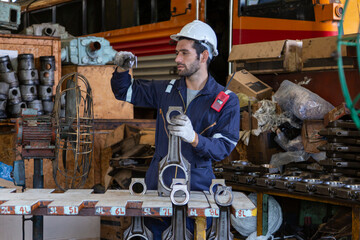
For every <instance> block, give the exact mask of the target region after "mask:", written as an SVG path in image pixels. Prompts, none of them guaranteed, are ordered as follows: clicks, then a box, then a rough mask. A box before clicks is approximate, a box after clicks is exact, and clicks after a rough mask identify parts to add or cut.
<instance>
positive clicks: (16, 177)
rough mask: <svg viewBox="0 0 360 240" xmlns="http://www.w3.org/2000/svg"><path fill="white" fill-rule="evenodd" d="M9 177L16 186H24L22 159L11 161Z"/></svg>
mask: <svg viewBox="0 0 360 240" xmlns="http://www.w3.org/2000/svg"><path fill="white" fill-rule="evenodd" d="M11 178H12V179H13V181H14V184H15V185H16V186H22V187H25V163H24V160H23V159H21V160H16V161H14V162H13V171H12V172H11Z"/></svg>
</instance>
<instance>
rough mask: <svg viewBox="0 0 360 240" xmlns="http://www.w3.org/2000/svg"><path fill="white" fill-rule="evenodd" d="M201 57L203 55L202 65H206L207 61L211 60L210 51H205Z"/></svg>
mask: <svg viewBox="0 0 360 240" xmlns="http://www.w3.org/2000/svg"><path fill="white" fill-rule="evenodd" d="M201 55H202V58H201V59H200V61H201V62H202V63H206V62H207V60H208V58H209V51H208V50H204V51H203V52H202V53H201Z"/></svg>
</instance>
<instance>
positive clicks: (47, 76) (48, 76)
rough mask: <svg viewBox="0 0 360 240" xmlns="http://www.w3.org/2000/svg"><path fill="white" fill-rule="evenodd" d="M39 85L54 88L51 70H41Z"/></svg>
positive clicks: (53, 74)
mask: <svg viewBox="0 0 360 240" xmlns="http://www.w3.org/2000/svg"><path fill="white" fill-rule="evenodd" d="M39 76H40V84H41V85H45V86H54V83H55V77H54V76H55V72H54V71H53V70H42V71H40V74H39Z"/></svg>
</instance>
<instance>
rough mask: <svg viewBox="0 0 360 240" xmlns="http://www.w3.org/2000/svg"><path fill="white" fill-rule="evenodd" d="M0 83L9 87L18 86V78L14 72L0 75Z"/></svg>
mask: <svg viewBox="0 0 360 240" xmlns="http://www.w3.org/2000/svg"><path fill="white" fill-rule="evenodd" d="M0 81H2V82H6V83H8V84H9V85H10V87H17V86H19V81H18V77H17V74H16V73H15V72H14V71H10V72H4V73H0Z"/></svg>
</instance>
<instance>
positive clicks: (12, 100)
mask: <svg viewBox="0 0 360 240" xmlns="http://www.w3.org/2000/svg"><path fill="white" fill-rule="evenodd" d="M8 99H9V104H10V105H15V104H18V103H20V102H21V93H20V88H19V87H12V88H10V89H9V94H8Z"/></svg>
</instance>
